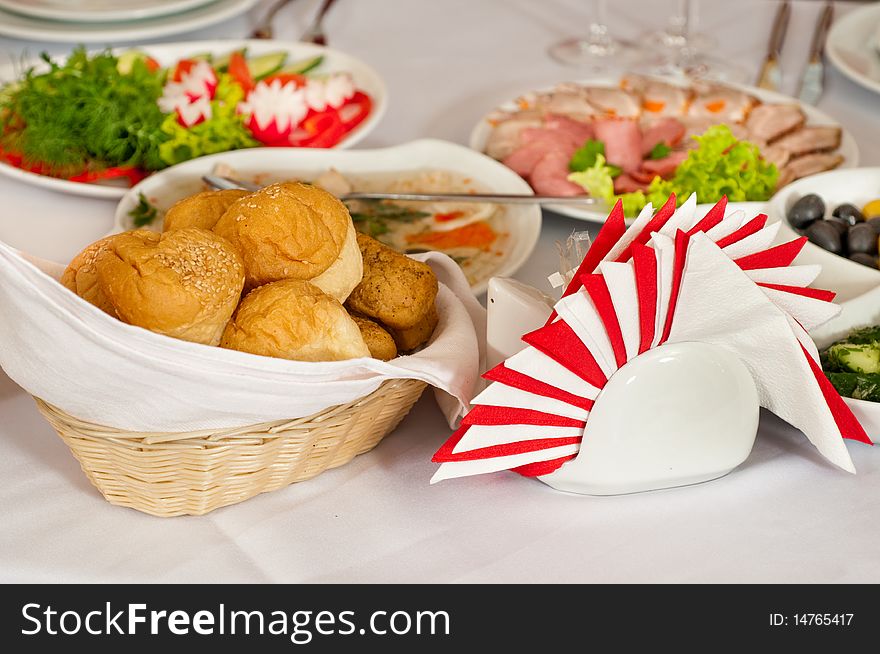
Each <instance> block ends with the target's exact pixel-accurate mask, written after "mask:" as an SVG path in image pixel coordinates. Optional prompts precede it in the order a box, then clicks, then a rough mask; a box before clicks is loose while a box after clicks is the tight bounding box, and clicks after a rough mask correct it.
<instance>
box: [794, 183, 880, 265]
mask: <svg viewBox="0 0 880 654" xmlns="http://www.w3.org/2000/svg"><path fill="white" fill-rule="evenodd" d="M829 209H830V212H829ZM786 217H787V218H788V223H789V225H791V226H792V227H793V228H794V229H795V230H796V231H798V232H800V233H801V234H803V235H804V236H806V237H807V239H809V241H810V243H815V244H816V245H818V246H819V247H820V248H822V249H823V250H827V251H828V252H831V253H833V254H839V255H841V256H844V257H848V258H849V259H850V260H851V261H855V262H856V263H860V264H862V265H863V266H870V267H872V268H880V266H878V260H877V244H878V239H880V198H875V199H873V200H869V201H868V202H867V203H865V204H864V205H862V207H861V208H859V207H857V206H856V205H854V204H853V203H852V202H842V203H841V204H838V205H837V206H835V207H833V208H831V207H829V206H828V205H826V203H825V200H823V199H822V197H820V196H819V195H818V194H816V193H808V194H807V195H803V196H801V197H799V198H798V199H797V200H795V202H794V204H793V205H791V208H790V209H789V210H788V213H787V216H786Z"/></svg>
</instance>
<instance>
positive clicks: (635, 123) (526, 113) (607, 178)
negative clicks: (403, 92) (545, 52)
mask: <svg viewBox="0 0 880 654" xmlns="http://www.w3.org/2000/svg"><path fill="white" fill-rule="evenodd" d="M721 124H723V125H727V126H728V128H729V129H730V131H731V133H732V136H733V137H734V139H735V140H737V141H748V142H749V143H754V144H755V146H757V152H754V151H752V152H751V155H750V156H751V158H752V159H753V160H754V162H753V165H754V166H755V167H758V166H760V167H761V171H762V175H760V176H757V177H756V180H757V181H755V182H752V183H751V188H746V187H745V186H744V185H743V182H742V178H739V179H734V180H732V182H735V184H733V185H728V186H727V187H725V186H724V185H722V184H718V185H717V186H718V188H714V189H712V191H711V192H709V190H706V191H704V190H703V189H702V188H695V187H693V184H692V183H691V184H690V186H691V188H688V186H689V184H688V183H687V182H686V180H682V182H681V184H677V179H676V172H677V171H678V170H679V167H682V169H684V168H685V167H684V166H682V164H683V162H685V160H686V159H688V155H689V154H690V153H691V151H692V150H694V149H695V147H696V146H697V143H696V141H694V140H693V139H691V138H690V137H691V136H695V135H700V134H703V133H704V132H705V130H707V129H708V128H710V127H713V126H716V125H721ZM470 145H471V147H472V148H474V149H475V150H478V151H480V152H485V153H487V154H488V155H490V156H492V157H493V158H495V159H498V160H499V161H502V162H503V163H505V164H506V165H508V166H510V167H511V168H512V169H513V170H515V171H516V172H517V173H518V174H520V175H522V176H523V177H524V178H525V179H527V180H528V181H529V182H530V184H531V186H532V187H533V188H534V190H535V192H536V193H537V194H546V195H572V196H577V195H584V194H588V193H589V194H590V195H594V196H595V195H599V196H601V197H607V198H608V199H609V200H610V201H614V200H615V199H617V198H618V197H623V199H624V206H625V208H627V216H628V217H631V216H634V215H635V213H636V212H637V211H638V209H639V208H640V207H638V206H637V205H638V203H639V202H641V203H644V199H642V198H640V197H639V196H638V194H640V193H641V194H648V193H649V190H650V186H651V182H652V181H653V180H654V179H655V178H656V177H658V176H659V177H660V178H662V179H664V180H666V179H671V185H667V186H666V187H664V188H663V189H662V192H660V191H659V190H658V191H657V192H656V193H655V195H657V196H658V197H659V196H662V197H664V198H665V197H666V196H668V195H669V193H670V192H671V191H673V188H672V185H676V186H681V188H678V189H677V190H678V193H679V195H685V196H687V195H690V192H697V193H698V194H699V201H700V202H703V203H714V202H716V201H717V200H719V199H720V195H722V194H725V193H726V194H727V195H728V196H729V199H730V200H731V201H765V200H767V199H769V197H770V196H771V195H772V193H773V191H774V188H775V187H782V186H784V185H785V184H786V183H789V182H790V181H793V180H794V179H797V178H799V177H803V176H805V175H808V174H812V173H816V172H821V171H823V170H828V169H832V168H836V167H854V166H856V165H857V164H858V156H859V153H858V147H857V145H856V142H855V140H854V139H853V137H852V136H851V135H850V134H849V133H848V132H847V131H846V130H844V129H843V128H842V127H841V126H840V125H839V123H837V122H836V121H834V120H833V119H832V118H830V117H829V116H827V115H826V114H824V113H822V112H821V111H819V110H817V109H815V108H814V107H812V106H809V105H805V104H802V103H800V102H798V101H797V100H795V99H793V98H791V97H788V96H784V95H781V94H778V93H773V92H770V91H765V90H763V89H758V88H754V87H750V86H741V85H721V84H715V83H705V82H703V83H701V82H692V83H691V84H690V85H684V84H682V83H681V82H678V81H675V80H667V79H659V78H650V77H643V76H638V75H627V76H625V77H623V78H621V79H602V80H590V81H584V82H569V83H564V84H559V85H557V86H555V87H552V88H548V89H543V90H540V91H534V92H530V93H526V94H524V95H522V96H520V97H519V98H516V99H515V100H511V101H509V102H506V103H504V104H502V105H500V106H499V107H498V108H497V109H495V110H494V111H492V112H490V113H489V114H487V115H486V116H485V117H483V118H482V119H481V120H480V121H479V122H478V123H477V124H476V126H475V127H474V129H473V131H472V132H471V138H470ZM593 146H595V147H593ZM595 148H599V150H598V153H599V154H601V155H602V157H603V160H602V161H601V162H599V164H595V161H596V154H597V151H596V150H595ZM705 159H706V164H707V165H708V166H711V167H712V168H711V170H709V169H708V168H707V170H706V175H707V176H708V177H709V178H718V177H725V176H726V177H732V175H728V174H724V173H723V171H722V172H719V170H718V169H717V167H716V164H718V161H719V157H718V156H706V157H705ZM759 161H760V162H761V163H760V164H759V163H758V162H759ZM764 162H767V163H773V164H774V165H776V166H777V168H778V170H779V175H778V178H777V179H775V180H774V183H772V184H771V183H770V182H769V179H770V176H769V173H768V172H767V171H766V168H767V163H764ZM596 165H598V166H599V169H600V170H601V171H602V172H603V176H602V177H601V179H599V180H598V181H597V179H596V176H595V175H593V176H591V177H589V178H585V177H583V176H581V177H580V178H579V179H577V180H575V179H574V178H571V179H570V178H569V175H570V174H571V173H572V172H581V171H583V170H589V169H592V168H594V167H595V166H596ZM689 165H690V163H689ZM593 172H594V173H595V172H596V171H593ZM763 177H766V178H767V180H768V181H767V182H766V183H763V184H762V183H760V181H761V179H762V178H763ZM612 184H613V197H612V192H611V191H612ZM737 185H738V188H734V186H737ZM587 189H589V192H588V190H587ZM597 191H600V192H597ZM709 195H713V197H708V196H709ZM714 196H718V197H714ZM551 208H552V209H553V210H554V211H556V212H557V213H561V214H564V215H567V216H571V217H573V218H580V219H583V220H591V221H597V222H602V221H604V219H605V217H606V215H607V211H605V210H604V208H603V209H596V208H591V207H587V208H584V207H578V206H576V205H568V206H564V205H558V206H556V205H554V206H552V207H551Z"/></svg>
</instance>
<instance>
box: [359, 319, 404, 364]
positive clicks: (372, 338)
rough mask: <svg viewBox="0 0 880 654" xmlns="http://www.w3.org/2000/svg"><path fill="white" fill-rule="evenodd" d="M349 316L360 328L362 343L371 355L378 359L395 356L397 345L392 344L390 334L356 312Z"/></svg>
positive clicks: (383, 359) (386, 359) (385, 359)
mask: <svg viewBox="0 0 880 654" xmlns="http://www.w3.org/2000/svg"><path fill="white" fill-rule="evenodd" d="M351 317H352V320H354V321H355V322H356V323H357V326H358V328H359V329H360V330H361V336H363V337H364V343H366V344H367V348H369V350H370V356H371V357H373V358H374V359H379V360H380V361H390V360H391V359H393V358H394V357H396V356H397V345H395V344H394V339H393V338H391V334H389V333H388V332H387V331H385V330H384V329H382V327H381V326H380V325H379V324H378V323H375V322H373V321H372V320H370V319H369V318H364V317H363V316H359V315H357V314H353V315H352V316H351Z"/></svg>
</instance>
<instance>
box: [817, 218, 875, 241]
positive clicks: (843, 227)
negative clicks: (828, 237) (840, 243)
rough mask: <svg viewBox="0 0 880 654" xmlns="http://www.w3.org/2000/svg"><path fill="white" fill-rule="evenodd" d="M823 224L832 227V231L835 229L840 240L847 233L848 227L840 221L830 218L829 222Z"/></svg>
mask: <svg viewBox="0 0 880 654" xmlns="http://www.w3.org/2000/svg"><path fill="white" fill-rule="evenodd" d="M825 222H826V223H828V224H829V225H831V226H832V227H834V229H836V230H837V231H838V232H840V238H843V237H844V236H845V235H846V233H847V232H848V231H849V225H847V224H846V223H845V222H843V221H842V220H837V219H836V218H832V219H830V220H826V221H825ZM878 227H880V225H878Z"/></svg>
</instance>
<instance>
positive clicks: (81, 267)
mask: <svg viewBox="0 0 880 654" xmlns="http://www.w3.org/2000/svg"><path fill="white" fill-rule="evenodd" d="M143 231H144V232H145V233H146V234H153V232H147V231H146V230H143ZM118 236H119V235H118V234H113V235H112V236H108V237H106V238H102V239H101V240H100V241H95V242H94V243H92V244H91V245H89V246H87V247H86V248H85V249H84V250H83V251H82V252H80V253H79V254H78V255H76V256H75V257H74V258H73V260H72V261H71V262H70V263H69V264H68V266H67V269H66V270H65V271H64V274H63V275H61V283H62V284H63V285H64V286H66V287H67V288H69V289H70V290H71V291H73V292H74V293H76V294H77V295H79V296H80V297H81V298H82V299H84V300H85V301H86V302H89V303H90V304H94V305H95V306H96V307H98V308H99V309H100V310H101V311H103V312H105V313H109V314H110V315H111V316H113V317H114V318H115V317H116V309H115V308H113V305H112V304H111V303H110V300H109V299H107V296H106V295H104V292H103V291H102V290H101V287H100V286H99V285H98V271H97V270H96V268H95V261H96V260H97V258H98V255H100V254H101V253H102V252H105V251H106V250H107V249H108V248H109V247H110V244H111V243H112V242H113V241H114V240H115V239H116V238H117V237H118ZM156 237H157V240H158V234H157V235H156Z"/></svg>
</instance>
